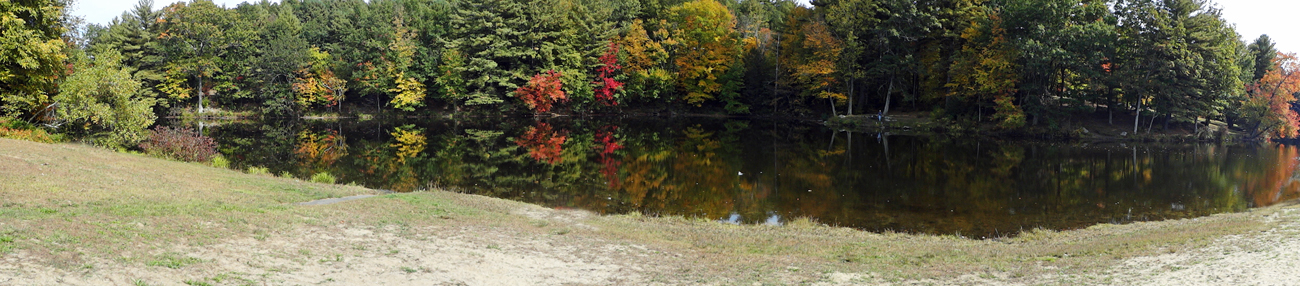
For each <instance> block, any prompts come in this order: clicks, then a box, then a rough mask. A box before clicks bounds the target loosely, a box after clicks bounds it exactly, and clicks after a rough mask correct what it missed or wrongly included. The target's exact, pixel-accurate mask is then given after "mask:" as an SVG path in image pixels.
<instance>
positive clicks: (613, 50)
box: [591, 42, 623, 106]
mask: <svg viewBox="0 0 1300 286" xmlns="http://www.w3.org/2000/svg"><path fill="white" fill-rule="evenodd" d="M600 62H601V64H602V65H601V66H600V68H597V69H596V71H597V72H599V73H600V76H597V77H596V81H593V82H591V83H592V84H595V85H596V101H599V102H600V103H602V104H604V105H605V106H614V105H618V101H617V100H615V99H614V93H616V92H618V90H619V89H622V88H623V83H622V82H619V81H618V80H615V79H614V77H613V76H614V73H615V72H618V70H619V69H621V68H623V66H620V65H619V64H618V43H614V42H610V43H609V50H606V51H605V55H602V56H600Z"/></svg>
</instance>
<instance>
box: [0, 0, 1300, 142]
mask: <svg viewBox="0 0 1300 286" xmlns="http://www.w3.org/2000/svg"><path fill="white" fill-rule="evenodd" d="M65 1H67V0H36V1H22V2H4V3H0V14H4V15H8V16H7V18H5V19H18V20H19V21H8V20H6V21H4V22H3V23H0V29H2V30H4V31H5V33H3V34H2V35H0V43H3V45H0V49H3V53H0V103H2V104H3V105H4V106H3V112H4V113H5V114H6V116H8V117H13V118H24V119H25V120H27V121H36V120H37V119H39V118H53V119H58V120H62V121H66V122H71V123H74V124H66V125H68V126H74V127H76V128H72V129H76V130H75V132H80V133H84V134H87V135H93V136H99V137H103V138H108V139H105V140H110V141H114V140H116V141H131V140H133V138H134V137H133V136H134V135H121V134H117V135H106V134H103V132H108V131H111V130H117V129H123V128H128V126H130V127H129V128H135V127H134V126H140V125H144V126H148V125H149V124H151V123H152V121H153V120H152V118H154V117H156V116H158V115H168V114H175V111H176V110H181V109H182V108H184V109H187V110H190V109H192V110H193V111H197V112H200V113H202V112H203V111H204V109H205V108H211V107H220V108H223V109H233V110H249V111H255V112H256V113H259V114H261V115H263V116H268V117H296V116H302V115H304V114H310V113H323V112H340V113H342V112H345V111H344V109H343V108H344V107H348V108H349V110H352V111H353V112H356V111H357V110H363V111H366V112H370V111H371V110H373V111H375V112H397V113H407V114H423V115H431V114H445V113H467V114H497V113H513V114H530V113H560V114H618V113H628V112H636V113H642V114H664V113H729V114H750V115H759V116H766V115H771V116H777V115H779V116H800V117H812V118H825V117H827V116H837V115H862V114H874V115H888V114H889V113H890V112H891V111H894V110H900V109H902V110H909V111H924V112H930V113H931V114H934V115H936V116H944V117H949V118H956V119H962V120H965V121H967V122H984V123H989V124H996V125H997V126H998V127H999V128H1004V129H1018V128H1023V127H1025V126H1048V127H1056V126H1059V125H1060V124H1062V123H1064V122H1068V121H1069V120H1071V118H1072V115H1076V114H1079V113H1099V112H1106V113H1107V114H1110V117H1111V120H1112V121H1113V120H1114V119H1115V116H1122V117H1124V118H1125V119H1127V116H1132V117H1133V119H1132V120H1131V121H1130V120H1125V122H1131V123H1133V124H1134V127H1133V128H1134V131H1135V132H1136V131H1138V130H1141V129H1143V128H1145V129H1146V130H1149V129H1150V128H1152V126H1153V125H1155V123H1156V122H1160V123H1161V124H1162V125H1164V126H1166V128H1167V126H1168V125H1169V124H1170V123H1171V122H1173V123H1180V122H1181V123H1182V124H1188V123H1191V124H1194V125H1195V126H1196V127H1198V128H1199V127H1200V126H1202V125H1205V124H1206V122H1208V121H1209V120H1221V121H1223V122H1226V124H1227V125H1229V126H1235V127H1236V128H1239V129H1241V130H1245V131H1249V132H1250V133H1251V134H1253V135H1273V136H1293V135H1294V133H1295V131H1296V129H1297V128H1296V121H1297V120H1296V119H1297V116H1296V113H1295V111H1294V109H1300V108H1293V107H1292V106H1293V104H1294V102H1295V93H1296V91H1300V84H1297V82H1300V79H1295V78H1293V76H1292V74H1294V72H1295V70H1296V68H1297V67H1300V64H1298V63H1297V61H1296V59H1295V56H1294V55H1291V54H1283V53H1279V52H1278V51H1276V50H1275V48H1274V46H1273V44H1272V43H1271V41H1270V39H1269V38H1268V37H1267V36H1260V37H1259V38H1258V39H1256V40H1253V41H1251V42H1246V41H1243V40H1242V37H1241V36H1240V35H1238V34H1237V32H1236V31H1235V29H1234V28H1233V26H1232V24H1231V23H1228V22H1226V21H1225V20H1224V19H1223V18H1222V17H1221V14H1220V10H1219V9H1218V8H1216V7H1215V6H1214V4H1213V3H1212V2H1209V1H1208V0H815V1H812V2H811V6H802V5H799V4H796V3H795V2H793V1H791V0H690V1H687V0H540V1H531V0H473V1H471V0H373V1H362V0H285V1H281V2H280V3H271V2H269V1H261V2H255V3H243V4H239V5H236V6H235V7H222V6H218V5H216V4H214V3H212V2H211V1H207V0H193V1H191V2H177V3H174V4H171V5H168V6H165V7H163V8H162V9H160V10H154V9H152V7H153V3H152V2H151V0H141V1H140V2H139V3H138V4H137V5H136V7H135V8H134V9H131V10H129V11H127V12H125V13H123V14H122V15H121V16H120V17H118V18H117V19H115V20H114V21H113V22H112V23H109V24H107V25H97V24H90V25H79V24H77V21H76V19H75V17H72V16H69V15H67V14H66V12H65V11H62V7H64V6H66V5H67V4H68V3H66V2H65ZM65 128H70V127H65ZM109 133H112V132H109ZM95 134H101V135H95ZM114 137H116V138H117V139H112V138H114Z"/></svg>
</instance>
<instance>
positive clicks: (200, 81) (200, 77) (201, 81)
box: [198, 75, 203, 114]
mask: <svg viewBox="0 0 1300 286" xmlns="http://www.w3.org/2000/svg"><path fill="white" fill-rule="evenodd" d="M198 90H199V114H203V76H202V75H200V76H199V88H198Z"/></svg>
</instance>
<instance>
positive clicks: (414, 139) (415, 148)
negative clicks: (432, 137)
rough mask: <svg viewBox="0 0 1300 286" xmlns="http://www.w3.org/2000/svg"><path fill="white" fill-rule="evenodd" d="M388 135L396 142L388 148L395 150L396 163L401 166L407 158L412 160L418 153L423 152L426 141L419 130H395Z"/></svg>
mask: <svg viewBox="0 0 1300 286" xmlns="http://www.w3.org/2000/svg"><path fill="white" fill-rule="evenodd" d="M389 134H391V135H393V138H394V139H395V140H397V142H396V143H392V144H390V145H389V146H392V147H395V148H397V161H398V162H400V163H403V164H404V163H406V159H407V158H413V157H415V156H416V155H419V154H420V152H424V147H425V144H427V141H428V140H427V139H426V138H425V137H424V132H422V131H420V130H413V129H404V128H397V129H395V130H393V132H392V133H389Z"/></svg>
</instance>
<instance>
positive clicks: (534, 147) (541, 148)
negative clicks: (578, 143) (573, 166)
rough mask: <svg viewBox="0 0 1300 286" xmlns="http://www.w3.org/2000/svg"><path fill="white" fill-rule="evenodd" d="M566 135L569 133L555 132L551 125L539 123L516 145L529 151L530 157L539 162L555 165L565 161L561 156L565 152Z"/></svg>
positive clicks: (516, 142) (526, 132)
mask: <svg viewBox="0 0 1300 286" xmlns="http://www.w3.org/2000/svg"><path fill="white" fill-rule="evenodd" d="M566 133H568V132H564V131H555V130H554V129H552V128H551V125H550V124H546V123H543V122H538V123H537V126H535V127H529V128H528V131H524V135H523V136H520V137H519V139H518V140H515V144H519V147H524V149H528V155H530V156H532V157H533V159H537V161H538V162H545V163H547V164H551V165H555V164H559V163H560V161H562V160H563V159H564V158H563V157H561V154H563V152H564V141H565V140H566V139H567V137H565V134H566Z"/></svg>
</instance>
